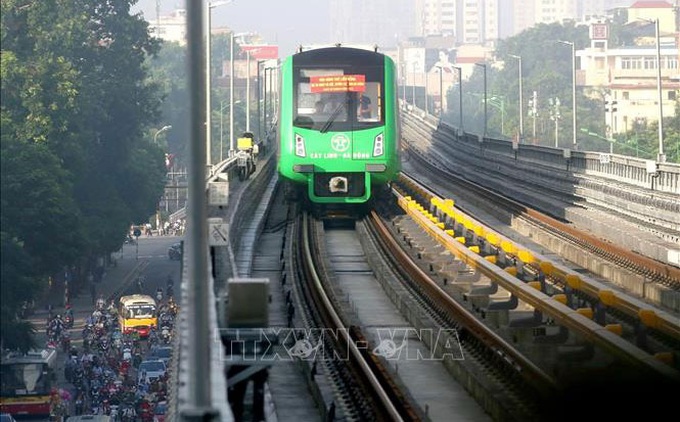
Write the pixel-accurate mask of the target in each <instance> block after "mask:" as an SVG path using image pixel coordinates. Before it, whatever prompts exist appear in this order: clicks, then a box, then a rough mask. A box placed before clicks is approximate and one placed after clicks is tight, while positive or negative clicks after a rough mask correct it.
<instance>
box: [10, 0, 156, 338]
mask: <svg viewBox="0 0 680 422" xmlns="http://www.w3.org/2000/svg"><path fill="white" fill-rule="evenodd" d="M134 2H135V1H134V0H118V1H115V2H111V1H107V0H44V1H34V2H28V3H26V2H25V1H17V0H3V1H2V4H1V9H0V11H1V12H2V16H1V17H0V19H1V21H0V23H1V25H0V36H1V41H2V55H1V56H0V70H1V72H2V87H1V90H2V108H1V111H0V118H1V121H2V137H1V141H2V143H1V145H0V147H1V151H0V152H1V153H2V155H1V157H0V159H1V160H2V216H1V219H2V236H3V238H2V239H3V241H2V258H3V268H2V271H3V273H2V288H3V298H2V299H3V305H2V308H3V309H2V311H3V339H5V335H6V333H15V331H13V330H15V329H17V330H21V329H27V327H26V326H25V325H23V324H20V323H18V322H17V324H14V322H13V321H14V319H13V318H15V317H14V315H15V313H16V312H15V311H16V309H15V308H13V305H11V304H9V303H12V304H14V306H16V303H17V301H18V300H20V299H21V298H23V297H27V298H31V299H32V298H36V297H37V296H38V294H39V289H38V288H37V285H35V284H32V283H30V282H29V281H30V280H37V279H43V280H44V279H46V278H47V276H48V275H49V274H54V273H56V272H57V271H58V270H59V269H61V268H62V267H63V266H64V265H71V264H74V263H77V262H78V261H80V260H81V259H89V258H92V257H96V256H105V255H106V254H108V253H110V252H112V251H114V250H117V249H118V248H119V247H120V245H121V244H122V241H123V238H124V233H125V230H126V228H127V227H128V226H129V224H130V222H132V221H144V220H146V219H147V218H148V216H149V215H150V214H152V213H153V212H154V211H155V207H156V203H157V201H158V198H159V197H160V196H161V195H162V192H163V185H164V176H165V168H164V157H163V154H162V151H161V150H160V149H159V148H157V147H156V146H153V145H151V140H150V139H148V136H145V130H146V128H147V127H149V126H151V125H154V124H155V122H156V121H157V118H158V116H159V105H160V103H161V101H160V98H161V97H160V95H159V94H158V85H157V84H155V83H153V81H147V71H148V69H147V68H146V67H145V60H146V58H147V57H148V56H149V55H152V54H155V53H156V52H157V51H158V48H159V44H158V42H157V41H156V40H155V39H152V38H150V36H149V33H148V25H147V23H146V22H145V21H144V20H143V19H142V17H141V16H139V15H130V6H131V5H132V4H133V3H134ZM6 257H7V261H11V262H6ZM17 286H21V288H22V289H23V290H21V291H20V292H19V291H15V290H16V289H17ZM5 293H7V294H5ZM5 320H7V323H8V324H14V325H12V327H7V326H5V325H4V322H5ZM22 327H23V328H22ZM27 332H28V331H27ZM13 336H14V334H13ZM29 336H30V333H29ZM16 338H17V339H19V338H20V336H18V335H17V336H16ZM22 347H23V346H22Z"/></svg>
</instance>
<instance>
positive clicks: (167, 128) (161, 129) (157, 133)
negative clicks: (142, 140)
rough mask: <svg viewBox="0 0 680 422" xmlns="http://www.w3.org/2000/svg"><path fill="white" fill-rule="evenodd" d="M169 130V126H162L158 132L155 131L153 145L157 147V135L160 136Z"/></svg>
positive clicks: (170, 127)
mask: <svg viewBox="0 0 680 422" xmlns="http://www.w3.org/2000/svg"><path fill="white" fill-rule="evenodd" d="M170 129H172V126H171V125H167V126H163V127H162V128H160V129H158V130H157V131H156V133H155V134H154V135H153V143H154V145H158V143H157V142H156V139H157V138H158V135H160V134H161V133H163V132H165V131H166V130H170Z"/></svg>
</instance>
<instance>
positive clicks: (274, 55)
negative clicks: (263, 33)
mask: <svg viewBox="0 0 680 422" xmlns="http://www.w3.org/2000/svg"><path fill="white" fill-rule="evenodd" d="M239 47H241V51H244V52H245V51H249V52H250V58H251V60H269V59H278V58H279V46H278V45H255V44H241V45H240V46H239ZM245 56H246V54H245V53H243V58H245Z"/></svg>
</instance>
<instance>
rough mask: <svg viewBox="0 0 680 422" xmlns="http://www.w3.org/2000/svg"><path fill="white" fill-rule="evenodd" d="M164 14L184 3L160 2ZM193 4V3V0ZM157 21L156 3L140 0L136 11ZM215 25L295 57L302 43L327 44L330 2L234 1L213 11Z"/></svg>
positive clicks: (305, 0)
mask: <svg viewBox="0 0 680 422" xmlns="http://www.w3.org/2000/svg"><path fill="white" fill-rule="evenodd" d="M159 1H160V10H161V15H164V14H168V13H169V12H171V11H172V10H174V9H176V8H184V7H185V6H184V5H185V2H184V1H177V0H159ZM192 1H193V0H192ZM137 11H141V12H143V13H144V17H145V18H146V19H147V20H152V19H155V18H156V0H140V1H139V2H138V3H137V4H136V5H135V6H134V8H133V12H137ZM212 26H213V28H214V27H219V26H228V27H230V28H233V29H234V30H235V31H236V32H237V33H238V32H257V33H259V34H260V35H262V37H263V39H264V42H266V43H271V44H278V45H279V56H281V57H285V56H288V55H290V54H292V53H293V52H294V51H295V48H296V47H297V46H298V45H299V44H303V45H307V44H315V43H328V42H329V38H330V17H329V0H234V1H233V2H232V3H231V4H226V5H223V6H218V7H215V8H213V9H212Z"/></svg>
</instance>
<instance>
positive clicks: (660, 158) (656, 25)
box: [654, 18, 670, 163]
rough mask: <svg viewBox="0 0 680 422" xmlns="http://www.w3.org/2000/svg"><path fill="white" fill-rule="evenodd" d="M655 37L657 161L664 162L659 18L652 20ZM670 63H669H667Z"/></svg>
mask: <svg viewBox="0 0 680 422" xmlns="http://www.w3.org/2000/svg"><path fill="white" fill-rule="evenodd" d="M654 29H655V35H656V90H657V91H658V93H659V156H658V158H657V161H658V162H660V163H663V162H665V161H666V154H665V153H664V150H663V92H662V91H661V43H660V42H659V18H656V19H655V20H654ZM669 63H670V62H669Z"/></svg>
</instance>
